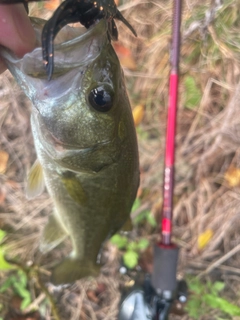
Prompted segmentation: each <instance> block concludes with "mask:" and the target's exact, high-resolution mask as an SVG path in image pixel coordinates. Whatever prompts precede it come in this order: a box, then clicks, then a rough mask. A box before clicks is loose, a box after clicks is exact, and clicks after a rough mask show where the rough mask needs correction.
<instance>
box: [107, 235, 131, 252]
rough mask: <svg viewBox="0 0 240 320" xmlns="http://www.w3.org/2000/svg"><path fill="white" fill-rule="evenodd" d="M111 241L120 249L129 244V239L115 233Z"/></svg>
mask: <svg viewBox="0 0 240 320" xmlns="http://www.w3.org/2000/svg"><path fill="white" fill-rule="evenodd" d="M110 241H111V243H112V244H114V245H115V246H117V247H118V249H124V248H125V247H126V246H127V243H128V239H127V237H125V236H121V235H120V234H115V235H114V236H112V238H111V240H110Z"/></svg>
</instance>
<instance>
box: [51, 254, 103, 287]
mask: <svg viewBox="0 0 240 320" xmlns="http://www.w3.org/2000/svg"><path fill="white" fill-rule="evenodd" d="M99 272H100V265H97V264H96V263H93V262H91V261H88V260H80V259H73V258H71V257H68V258H66V259H64V260H63V261H62V262H61V263H59V264H58V265H57V266H56V267H55V268H54V269H53V272H52V276H51V281H52V283H53V284H55V285H58V284H64V283H71V282H74V281H76V280H79V279H81V278H84V277H89V276H92V277H96V276H98V274H99Z"/></svg>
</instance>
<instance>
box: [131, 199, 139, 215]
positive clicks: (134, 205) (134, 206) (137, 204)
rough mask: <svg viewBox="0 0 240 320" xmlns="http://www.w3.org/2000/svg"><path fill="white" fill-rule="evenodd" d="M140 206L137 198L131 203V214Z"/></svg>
mask: <svg viewBox="0 0 240 320" xmlns="http://www.w3.org/2000/svg"><path fill="white" fill-rule="evenodd" d="M140 205H141V201H140V199H139V198H137V199H136V200H135V201H134V203H133V206H132V212H134V211H136V210H137V209H138V208H139V207H140Z"/></svg>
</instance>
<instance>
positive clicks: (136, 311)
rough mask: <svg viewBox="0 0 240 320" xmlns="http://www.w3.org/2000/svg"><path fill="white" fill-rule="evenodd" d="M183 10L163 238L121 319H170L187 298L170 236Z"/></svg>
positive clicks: (177, 0) (174, 51) (175, 33)
mask: <svg viewBox="0 0 240 320" xmlns="http://www.w3.org/2000/svg"><path fill="white" fill-rule="evenodd" d="M181 13H182V0H174V2H173V24H172V43H171V52H170V66H171V69H170V77H169V94H168V117H167V130H166V144H165V167H164V182H163V208H162V214H161V221H160V226H159V230H160V234H161V240H160V242H159V243H157V244H155V246H154V255H153V257H154V258H153V272H152V275H151V276H148V275H146V276H145V279H144V281H143V284H142V285H139V284H136V286H134V288H133V289H132V290H131V292H130V293H128V294H127V295H125V296H124V297H123V299H122V303H121V306H120V312H119V317H118V319H119V320H137V319H138V320H146V319H152V320H167V319H168V314H169V310H170V307H171V305H172V303H173V301H174V300H175V299H178V300H180V301H181V302H183V301H184V302H185V301H186V283H185V282H184V281H180V282H178V281H177V277H176V272H177V263H178V254H179V248H178V247H177V246H176V245H175V244H174V243H172V240H171V236H172V216H173V194H174V192H173V191H174V177H175V175H174V160H175V136H176V116H177V107H178V82H179V56H180V38H181V33H180V28H181Z"/></svg>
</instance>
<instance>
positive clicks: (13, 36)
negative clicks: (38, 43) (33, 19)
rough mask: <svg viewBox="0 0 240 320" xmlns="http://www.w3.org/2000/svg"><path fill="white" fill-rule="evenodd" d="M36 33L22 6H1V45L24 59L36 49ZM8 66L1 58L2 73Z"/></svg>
mask: <svg viewBox="0 0 240 320" xmlns="http://www.w3.org/2000/svg"><path fill="white" fill-rule="evenodd" d="M35 40H36V39H35V33H34V30H33V28H32V25H31V23H30V20H29V18H28V16H27V12H26V10H25V8H24V6H23V5H22V4H15V5H0V45H3V46H5V47H7V48H9V49H10V50H12V51H13V52H14V53H15V54H16V55H17V56H19V57H22V56H23V55H24V54H25V53H27V52H30V51H32V50H33V49H34V47H35ZM4 70H6V66H5V64H4V62H3V60H1V57H0V73H2V72H3V71H4Z"/></svg>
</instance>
